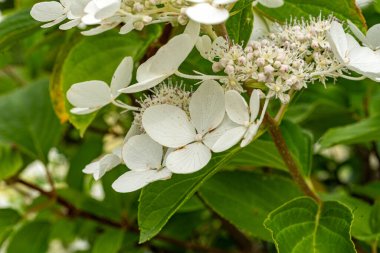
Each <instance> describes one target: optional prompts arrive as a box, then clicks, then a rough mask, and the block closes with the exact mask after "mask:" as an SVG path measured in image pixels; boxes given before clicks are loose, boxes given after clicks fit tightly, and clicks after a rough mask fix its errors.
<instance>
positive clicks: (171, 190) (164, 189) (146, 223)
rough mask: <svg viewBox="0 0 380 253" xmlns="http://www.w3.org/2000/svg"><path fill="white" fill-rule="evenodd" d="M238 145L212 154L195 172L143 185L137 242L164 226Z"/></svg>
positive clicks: (147, 238) (224, 162)
mask: <svg viewBox="0 0 380 253" xmlns="http://www.w3.org/2000/svg"><path fill="white" fill-rule="evenodd" d="M239 150H240V148H239V147H236V148H234V149H232V150H231V151H229V152H225V153H220V154H215V155H214V156H213V158H212V159H211V161H210V163H209V164H208V165H207V166H206V167H205V168H203V169H202V170H200V171H199V172H197V173H193V174H188V175H174V176H173V177H172V178H171V179H170V180H166V181H160V182H155V183H153V184H150V185H148V186H147V187H145V188H144V189H143V190H142V192H141V195H140V203H139V211H138V223H139V228H140V242H146V241H148V240H150V239H151V238H152V237H153V236H155V235H156V234H157V233H158V232H160V230H161V229H162V228H163V227H164V226H165V224H166V223H167V222H168V220H169V219H170V217H171V216H172V215H173V214H174V213H175V212H176V211H177V210H178V209H179V208H180V207H181V206H182V205H183V204H184V203H185V202H186V201H187V200H188V199H189V198H190V197H191V196H192V195H193V194H194V193H195V192H196V191H197V189H198V188H199V187H200V186H201V185H202V183H204V182H205V181H206V180H207V179H208V178H209V177H211V176H212V175H214V174H215V173H216V172H217V170H218V169H220V168H222V167H223V166H225V165H226V164H227V162H228V161H230V160H231V159H232V157H234V156H235V155H236V154H237V153H238V152H239Z"/></svg>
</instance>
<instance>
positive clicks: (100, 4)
mask: <svg viewBox="0 0 380 253" xmlns="http://www.w3.org/2000/svg"><path fill="white" fill-rule="evenodd" d="M120 7H121V0H91V1H90V2H89V3H88V4H87V5H86V7H85V9H84V12H85V13H86V15H85V16H84V17H83V18H82V21H83V23H84V24H86V25H96V24H100V23H101V21H102V20H103V19H107V18H111V17H112V16H114V15H115V14H116V12H117V11H118V10H120Z"/></svg>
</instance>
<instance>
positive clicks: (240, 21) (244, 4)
mask: <svg viewBox="0 0 380 253" xmlns="http://www.w3.org/2000/svg"><path fill="white" fill-rule="evenodd" d="M226 27H227V31H228V34H229V36H230V38H231V39H232V40H233V41H234V42H235V43H245V44H246V43H247V42H248V40H249V38H250V36H251V32H252V28H253V12H252V0H241V1H238V2H237V3H236V4H235V5H234V7H233V8H232V10H231V16H230V18H229V19H228V20H227V23H226Z"/></svg>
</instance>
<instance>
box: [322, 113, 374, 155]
mask: <svg viewBox="0 0 380 253" xmlns="http://www.w3.org/2000/svg"><path fill="white" fill-rule="evenodd" d="M375 140H376V141H377V140H380V116H376V117H373V118H368V119H364V120H362V121H359V122H357V123H354V124H351V125H347V126H343V127H337V128H332V129H330V130H329V131H327V133H326V134H324V135H323V136H322V138H321V142H320V144H321V146H322V147H323V148H328V147H331V146H333V145H336V144H357V143H365V142H370V141H375Z"/></svg>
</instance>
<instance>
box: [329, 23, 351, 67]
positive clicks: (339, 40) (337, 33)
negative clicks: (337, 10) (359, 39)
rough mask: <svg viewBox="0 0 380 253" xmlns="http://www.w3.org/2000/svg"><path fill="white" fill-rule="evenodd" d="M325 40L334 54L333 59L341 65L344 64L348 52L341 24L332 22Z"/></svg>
mask: <svg viewBox="0 0 380 253" xmlns="http://www.w3.org/2000/svg"><path fill="white" fill-rule="evenodd" d="M327 39H328V41H329V43H330V46H331V49H332V51H333V52H334V54H335V57H337V58H338V60H339V61H340V62H341V63H345V58H346V53H347V50H348V45H347V37H346V34H345V32H344V30H343V26H342V24H340V23H338V22H336V21H333V22H331V27H330V30H329V32H328V33H327Z"/></svg>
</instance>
